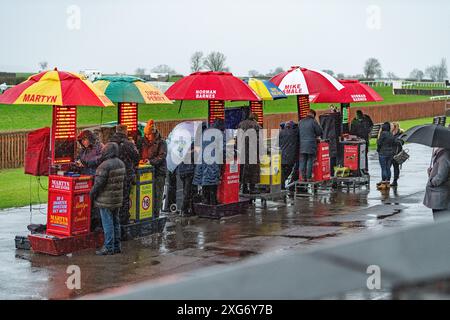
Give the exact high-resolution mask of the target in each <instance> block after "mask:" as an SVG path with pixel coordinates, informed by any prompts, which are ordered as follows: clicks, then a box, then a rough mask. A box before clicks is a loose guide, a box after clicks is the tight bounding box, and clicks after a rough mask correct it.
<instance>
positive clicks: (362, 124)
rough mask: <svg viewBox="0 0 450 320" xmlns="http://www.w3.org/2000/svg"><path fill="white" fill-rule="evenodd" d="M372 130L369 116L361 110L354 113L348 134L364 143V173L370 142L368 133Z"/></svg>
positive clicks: (367, 165)
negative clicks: (362, 140)
mask: <svg viewBox="0 0 450 320" xmlns="http://www.w3.org/2000/svg"><path fill="white" fill-rule="evenodd" d="M372 128H373V121H372V119H371V118H370V116H369V115H367V114H364V113H363V112H362V111H361V110H357V111H356V117H355V119H353V121H352V123H351V125H350V134H353V135H355V136H357V137H360V138H361V139H364V140H365V141H366V152H365V155H364V156H365V161H366V173H367V172H368V171H369V169H368V168H369V159H368V156H367V155H368V153H369V142H370V132H371V131H372Z"/></svg>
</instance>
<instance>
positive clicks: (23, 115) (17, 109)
mask: <svg viewBox="0 0 450 320" xmlns="http://www.w3.org/2000/svg"><path fill="white" fill-rule="evenodd" d="M374 89H375V90H376V91H378V93H380V94H381V96H382V97H383V98H384V101H382V102H373V103H355V104H352V106H358V105H382V104H394V103H404V102H416V101H426V100H428V99H429V97H427V96H409V95H397V96H394V95H393V94H392V88H391V87H375V88H374ZM245 105H248V102H245V101H241V102H227V103H226V106H227V107H233V106H245ZM179 106H180V102H179V101H177V102H175V103H174V104H173V105H140V106H139V119H140V120H141V121H146V120H148V119H155V120H174V119H192V118H206V116H207V103H206V102H205V101H184V102H183V104H182V108H181V112H179ZM328 106H329V104H328V103H327V104H324V103H322V104H313V108H315V109H324V108H328ZM296 110H297V102H296V97H294V96H290V97H288V99H281V100H275V101H266V102H265V103H264V112H265V113H267V114H270V113H285V112H296ZM0 115H1V116H0V131H10V130H20V129H35V128H42V127H46V126H51V118H52V108H51V107H50V106H12V105H0ZM77 115H78V121H77V123H78V125H80V126H84V125H98V124H102V123H105V122H109V121H114V120H117V108H115V107H108V108H95V107H79V108H78V113H77Z"/></svg>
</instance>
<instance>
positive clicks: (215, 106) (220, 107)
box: [208, 100, 225, 125]
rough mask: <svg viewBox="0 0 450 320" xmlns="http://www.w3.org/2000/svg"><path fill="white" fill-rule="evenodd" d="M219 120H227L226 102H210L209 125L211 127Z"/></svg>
mask: <svg viewBox="0 0 450 320" xmlns="http://www.w3.org/2000/svg"><path fill="white" fill-rule="evenodd" d="M217 119H222V120H225V101H223V100H208V123H209V124H210V125H211V124H213V123H214V121H216V120H217Z"/></svg>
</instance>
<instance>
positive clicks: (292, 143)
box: [279, 121, 299, 189]
mask: <svg viewBox="0 0 450 320" xmlns="http://www.w3.org/2000/svg"><path fill="white" fill-rule="evenodd" d="M279 141H280V150H281V188H282V189H284V188H285V187H284V186H285V181H286V180H287V178H288V177H289V175H290V174H291V172H292V170H293V169H294V166H295V163H296V162H298V150H299V134H298V127H296V126H295V123H294V121H289V122H287V123H286V125H285V127H284V129H282V130H281V131H280V135H279Z"/></svg>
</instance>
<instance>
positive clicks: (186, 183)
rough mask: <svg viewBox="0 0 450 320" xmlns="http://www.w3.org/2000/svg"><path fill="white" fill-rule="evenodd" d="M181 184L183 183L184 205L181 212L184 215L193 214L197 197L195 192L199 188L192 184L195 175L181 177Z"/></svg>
mask: <svg viewBox="0 0 450 320" xmlns="http://www.w3.org/2000/svg"><path fill="white" fill-rule="evenodd" d="M180 178H181V182H182V183H183V204H182V206H181V211H182V212H183V213H192V212H193V208H192V200H193V198H194V195H195V193H196V192H195V190H196V188H197V186H194V185H193V184H192V180H193V179H194V175H193V174H189V175H185V176H181V177H180Z"/></svg>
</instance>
